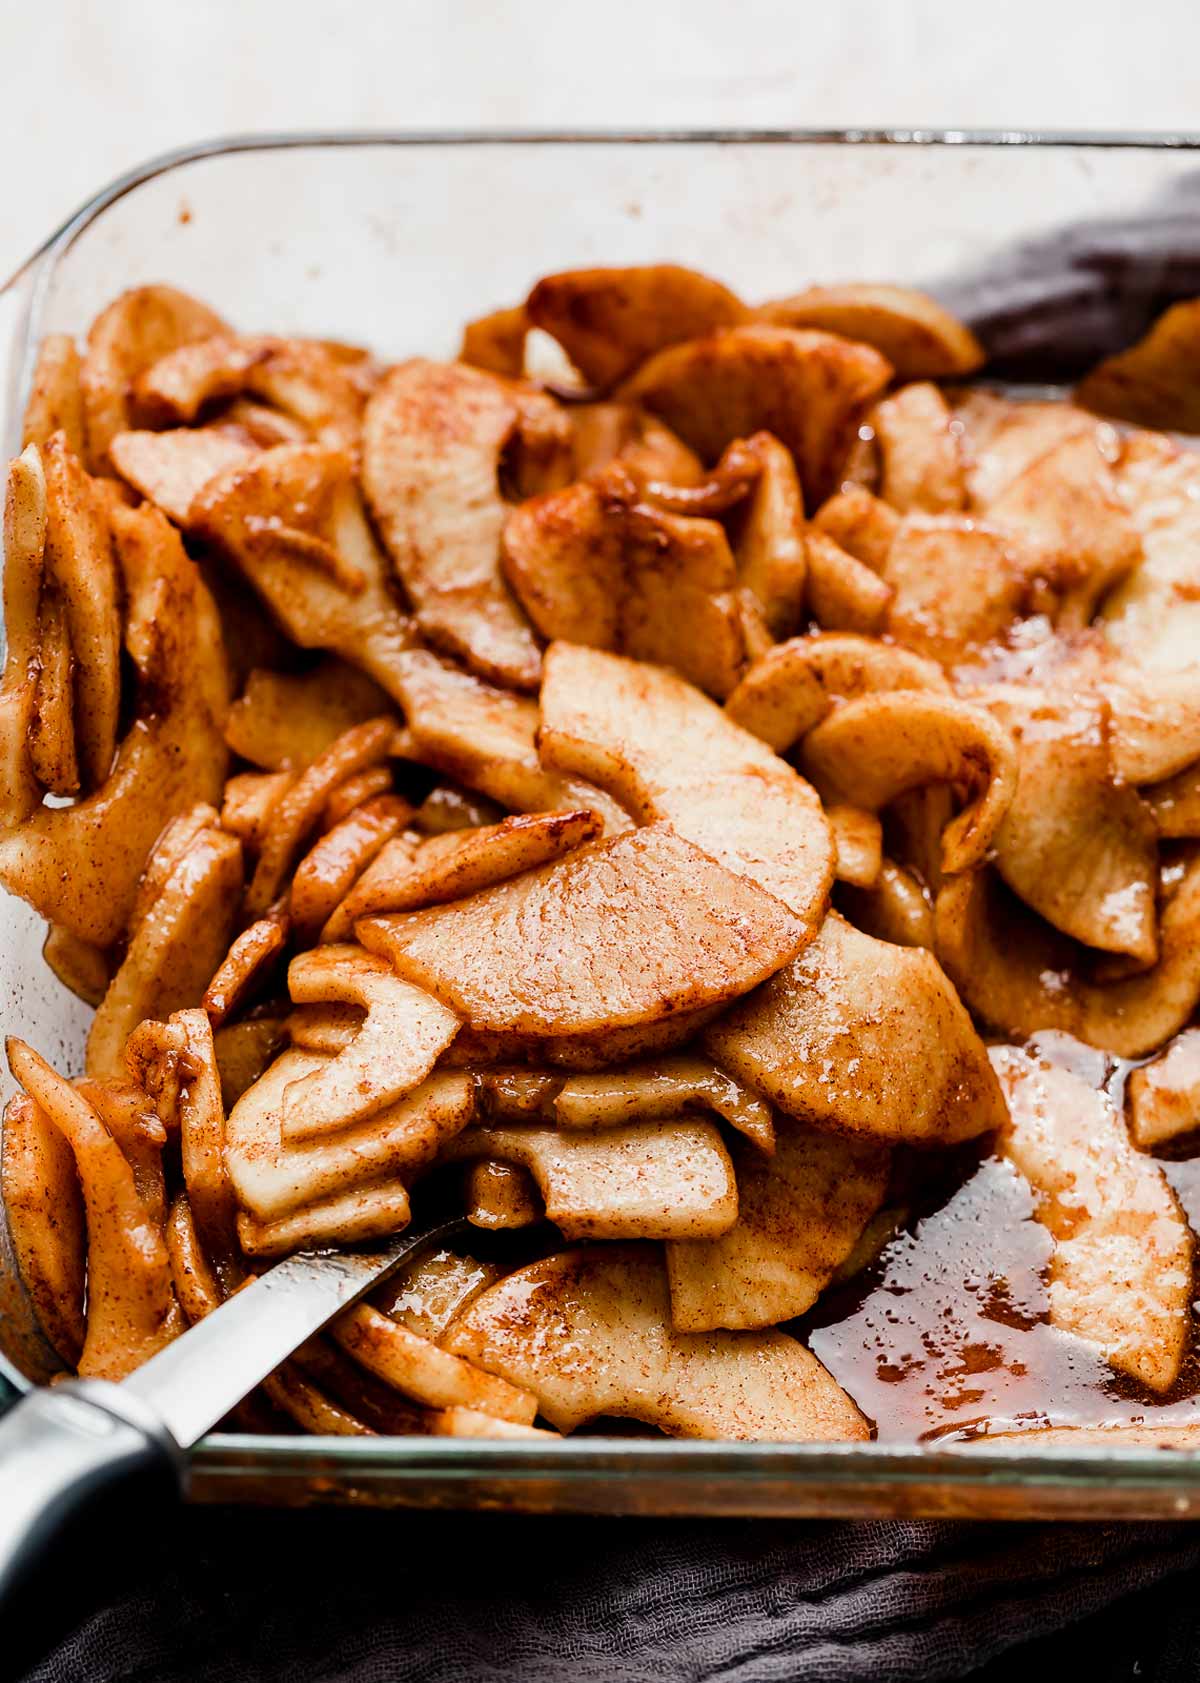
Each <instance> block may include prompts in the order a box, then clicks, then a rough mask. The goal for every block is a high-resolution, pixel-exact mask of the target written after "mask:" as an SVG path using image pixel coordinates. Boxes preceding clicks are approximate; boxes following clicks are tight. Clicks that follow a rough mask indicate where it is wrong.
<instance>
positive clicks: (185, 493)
mask: <svg viewBox="0 0 1200 1683" xmlns="http://www.w3.org/2000/svg"><path fill="white" fill-rule="evenodd" d="M108 449H109V456H110V458H111V460H112V464H113V466H114V467H115V468H116V470H117V472H118V473H119V474H120V475H121V478H122V479H123V480H124V481H125V483H126V484H127V485H132V486H133V488H134V490H135V491H139V492H140V493H141V494H142V496H143V497H148V498H149V500H150V501H151V502H152V503H156V504H157V505H158V507H159V508H161V509H162V511H163V513H164V514H166V515H169V516H170V518H171V519H172V520H173V521H174V522H175V524H176V525H177V526H186V525H187V522H188V517H189V515H190V513H191V508H192V504H193V503H194V502H195V500H196V498H197V497H198V496H199V494H200V492H201V491H203V489H204V487H205V486H206V485H207V484H208V482H209V480H210V479H215V478H216V476H217V474H219V473H223V472H224V471H225V469H226V468H231V467H242V466H244V465H245V464H246V463H247V462H250V461H252V460H253V459H254V457H255V456H256V455H257V454H258V451H257V449H256V448H255V447H254V446H253V445H252V444H246V443H243V442H242V441H241V440H240V439H238V438H234V437H231V435H230V434H229V433H227V432H222V431H221V430H220V429H219V428H217V427H198V428H192V427H172V428H171V429H170V430H169V431H168V432H119V433H118V434H117V436H116V437H115V438H114V439H113V441H112V443H111V444H110V445H109V447H108Z"/></svg>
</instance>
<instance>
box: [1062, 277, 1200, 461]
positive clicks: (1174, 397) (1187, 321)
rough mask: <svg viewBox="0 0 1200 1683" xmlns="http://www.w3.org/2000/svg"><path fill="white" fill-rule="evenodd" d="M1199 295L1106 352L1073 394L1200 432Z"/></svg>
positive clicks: (1099, 407)
mask: <svg viewBox="0 0 1200 1683" xmlns="http://www.w3.org/2000/svg"><path fill="white" fill-rule="evenodd" d="M1198 377H1200V299H1197V298H1188V299H1185V300H1184V301H1183V302H1182V303H1179V304H1172V305H1171V307H1170V309H1168V310H1164V312H1163V313H1162V315H1161V316H1159V318H1158V320H1157V321H1156V322H1155V323H1154V325H1153V326H1152V327H1151V328H1150V330H1149V331H1148V332H1147V333H1146V334H1145V335H1144V336H1143V337H1142V338H1141V339H1139V340H1138V342H1137V343H1136V344H1135V345H1131V346H1130V347H1129V349H1128V350H1125V351H1118V352H1117V354H1116V355H1115V356H1110V357H1106V358H1105V360H1104V361H1103V362H1101V363H1099V364H1098V365H1097V366H1096V367H1095V368H1093V369H1092V372H1091V373H1090V374H1089V375H1087V377H1086V378H1085V379H1083V380H1082V381H1080V383H1079V385H1078V387H1077V388H1076V391H1075V396H1076V398H1077V399H1078V401H1079V402H1080V403H1082V404H1083V405H1084V407H1085V408H1087V409H1091V410H1094V411H1095V412H1096V414H1098V415H1112V416H1114V417H1115V418H1116V419H1117V420H1118V421H1133V422H1135V423H1136V424H1137V425H1138V426H1142V427H1157V428H1159V429H1161V430H1162V431H1163V432H1198V431H1200V398H1197V395H1196V381H1197V378H1198Z"/></svg>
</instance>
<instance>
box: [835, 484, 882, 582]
mask: <svg viewBox="0 0 1200 1683" xmlns="http://www.w3.org/2000/svg"><path fill="white" fill-rule="evenodd" d="M813 525H814V526H815V527H816V528H817V530H818V531H820V532H824V533H825V534H826V536H827V537H830V538H832V539H833V541H834V542H835V543H836V544H837V545H838V546H839V547H840V548H841V549H844V550H845V551H846V553H847V555H853V556H854V558H855V560H857V561H861V562H862V563H863V565H864V566H866V567H870V569H871V571H872V572H873V573H882V571H883V569H884V567H885V566H886V564H887V558H888V553H889V551H890V550H891V547H892V544H893V542H894V540H895V537H896V533H897V532H898V531H899V530H900V516H899V515H898V514H897V513H896V511H895V509H894V508H892V506H891V504H890V503H885V502H884V501H883V499H882V498H881V497H877V496H875V494H874V493H873V492H871V491H869V490H867V488H866V486H864V485H854V484H849V485H843V486H842V488H841V490H840V491H838V492H836V493H835V494H834V495H833V496H832V497H830V498H829V499H828V500H827V501H826V502H824V503H822V504H821V507H820V508H819V509H818V510H817V512H816V514H815V516H814V517H813Z"/></svg>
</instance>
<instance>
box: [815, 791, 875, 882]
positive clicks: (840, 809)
mask: <svg viewBox="0 0 1200 1683" xmlns="http://www.w3.org/2000/svg"><path fill="white" fill-rule="evenodd" d="M825 816H826V818H828V820H829V828H830V830H831V831H832V832H833V845H834V849H835V852H836V856H837V863H836V865H835V867H834V870H835V873H836V875H837V879H838V881H839V882H847V883H850V884H851V885H852V886H853V887H855V888H874V886H875V884H876V883H877V882H878V881H879V873H880V871H881V870H882V869H883V826H882V825H881V824H880V822H879V820H878V818H877V817H876V816H875V814H874V813H873V812H864V810H863V809H862V807H859V806H847V805H834V806H829V807H826V809H825Z"/></svg>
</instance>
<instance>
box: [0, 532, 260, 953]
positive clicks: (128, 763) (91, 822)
mask: <svg viewBox="0 0 1200 1683" xmlns="http://www.w3.org/2000/svg"><path fill="white" fill-rule="evenodd" d="M110 519H111V521H112V524H113V529H114V534H115V537H116V542H117V557H118V561H119V563H120V567H121V571H122V574H123V578H124V584H125V592H126V597H127V600H128V603H129V607H128V611H127V619H126V640H127V644H128V646H129V648H130V650H131V652H132V655H133V658H134V662H135V664H136V666H137V668H138V674H139V686H138V706H137V716H136V718H135V721H134V724H133V726H132V727H131V729H130V730H129V732H128V734H127V735H126V737H125V739H124V741H123V742H122V744H121V747H120V751H119V753H118V755H117V759H116V762H115V764H114V766H113V768H112V771H111V773H110V774H109V775H108V777H107V778H106V780H105V782H104V783H103V784H102V785H101V787H100V788H99V789H97V790H96V791H95V792H94V793H93V794H91V795H89V796H88V797H87V798H86V799H85V800H82V801H80V802H78V803H77V804H76V805H74V806H70V807H42V808H40V809H39V810H38V811H36V812H34V813H33V814H32V815H31V816H30V817H29V818H28V819H27V820H26V821H25V822H24V823H22V824H20V825H18V826H17V827H16V828H15V829H13V830H10V831H9V833H8V834H7V835H5V836H2V837H0V881H2V882H3V883H4V884H5V886H6V887H7V888H9V889H10V890H11V891H12V892H13V893H16V894H20V895H21V896H22V897H23V898H24V899H27V900H28V901H29V902H30V903H31V904H32V905H33V906H34V907H35V908H36V909H37V910H38V911H39V912H41V914H42V915H43V917H45V918H47V919H48V921H50V922H52V923H57V924H61V925H63V926H64V927H66V928H67V929H69V930H70V931H71V933H72V934H73V935H76V936H78V937H79V938H80V939H82V940H85V941H90V942H92V943H94V944H95V945H97V946H100V947H107V946H111V945H112V943H113V942H114V941H115V940H116V939H117V938H118V936H119V935H120V934H121V933H122V931H123V930H124V928H125V926H126V923H127V921H128V918H129V913H130V910H131V908H132V904H133V900H134V896H135V893H136V889H137V881H138V877H139V875H140V873H141V870H142V867H143V865H144V864H145V861H146V858H147V856H148V854H149V853H150V850H151V848H152V847H153V845H154V841H155V839H156V837H157V836H158V835H159V833H160V831H161V830H162V828H163V826H164V824H165V823H166V822H167V821H168V820H169V819H170V818H172V817H173V816H175V815H176V814H178V813H180V812H184V811H186V810H187V809H188V808H190V807H192V806H194V805H196V803H197V802H204V801H208V802H215V801H218V800H219V799H220V796H221V786H222V782H223V779H224V772H225V763H226V751H225V745H224V742H223V740H222V736H221V727H222V724H223V722H224V711H225V708H226V706H227V704H228V674H227V671H226V667H225V660H224V655H223V652H222V647H221V637H220V627H219V623H218V620H217V615H216V611H215V609H214V607H213V603H212V598H211V597H210V596H209V594H208V592H207V590H206V589H205V587H204V584H203V582H202V580H201V578H200V574H199V572H198V571H197V569H196V566H195V563H194V562H192V561H191V560H190V559H189V557H188V556H187V555H186V554H185V552H184V549H183V546H182V544H181V542H180V539H179V534H178V533H177V532H176V531H175V529H174V527H172V526H171V525H170V523H169V522H168V521H167V519H166V518H165V516H163V515H162V514H160V513H159V512H158V511H157V510H156V509H151V508H150V507H149V506H148V505H143V506H142V507H141V508H139V509H129V508H123V507H118V506H114V507H113V508H112V510H111V512H110Z"/></svg>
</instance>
